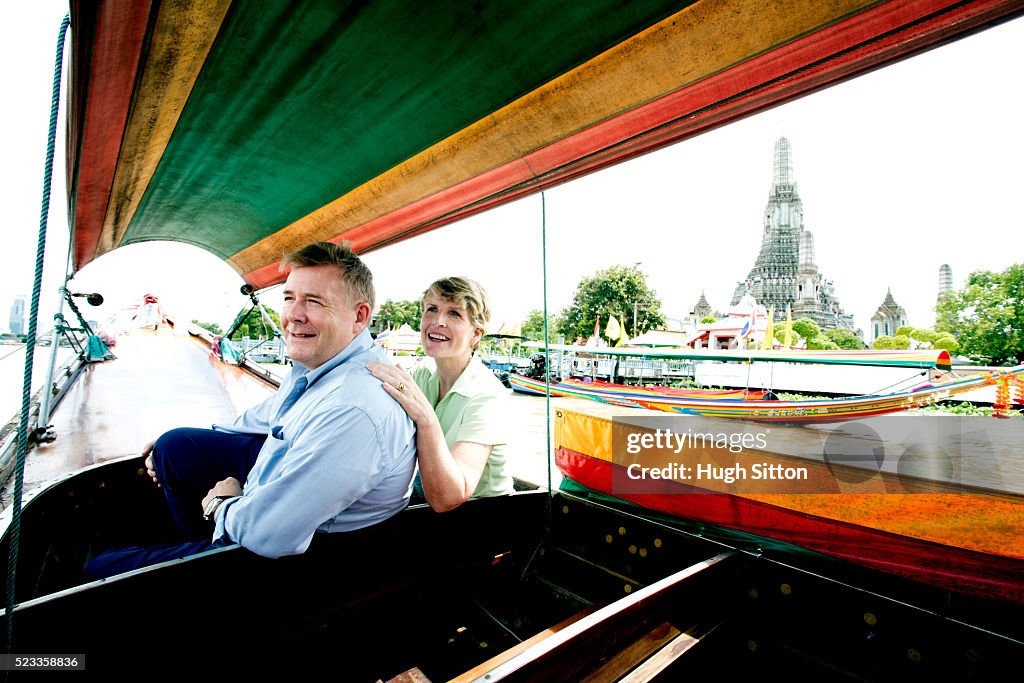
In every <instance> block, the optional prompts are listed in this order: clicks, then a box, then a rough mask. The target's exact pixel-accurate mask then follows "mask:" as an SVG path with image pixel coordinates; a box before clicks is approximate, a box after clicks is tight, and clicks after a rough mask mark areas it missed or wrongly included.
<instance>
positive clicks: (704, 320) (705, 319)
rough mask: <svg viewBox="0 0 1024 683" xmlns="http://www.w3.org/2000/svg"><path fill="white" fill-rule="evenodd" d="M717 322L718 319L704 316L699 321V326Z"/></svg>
mask: <svg viewBox="0 0 1024 683" xmlns="http://www.w3.org/2000/svg"><path fill="white" fill-rule="evenodd" d="M714 322H718V319H717V318H715V316H713V315H706V316H704V317H703V318H701V319H700V324H701V325H710V324H711V323H714Z"/></svg>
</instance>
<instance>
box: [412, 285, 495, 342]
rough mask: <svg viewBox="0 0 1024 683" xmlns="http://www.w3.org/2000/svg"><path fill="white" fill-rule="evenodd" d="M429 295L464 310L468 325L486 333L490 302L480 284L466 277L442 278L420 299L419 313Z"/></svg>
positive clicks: (489, 316) (489, 315)
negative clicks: (467, 317) (467, 316)
mask: <svg viewBox="0 0 1024 683" xmlns="http://www.w3.org/2000/svg"><path fill="white" fill-rule="evenodd" d="M431 295H433V296H436V297H440V298H442V299H444V300H445V301H450V302H452V303H453V304H455V305H456V306H458V307H459V308H462V309H465V311H466V313H467V314H468V315H469V322H470V324H471V325H473V327H475V328H477V329H479V330H483V331H484V332H486V331H487V323H488V322H490V320H491V300H490V297H488V296H487V292H486V291H485V290H484V288H483V287H481V286H480V283H478V282H476V281H475V280H470V279H469V278H468V277H443V278H441V279H440V280H436V281H435V282H433V283H432V284H431V285H430V286H429V287H427V289H426V291H425V292H423V296H421V297H420V311H421V312H422V311H423V301H424V299H426V298H427V297H428V296H431Z"/></svg>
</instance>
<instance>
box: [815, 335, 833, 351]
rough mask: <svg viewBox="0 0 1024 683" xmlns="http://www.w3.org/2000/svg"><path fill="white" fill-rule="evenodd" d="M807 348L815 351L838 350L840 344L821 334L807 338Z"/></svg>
mask: <svg viewBox="0 0 1024 683" xmlns="http://www.w3.org/2000/svg"><path fill="white" fill-rule="evenodd" d="M807 348H808V349H813V350H815V351H837V350H838V349H839V345H838V344H836V343H835V342H834V341H832V340H831V339H829V338H828V337H827V336H825V335H824V334H819V335H818V336H817V337H814V338H812V339H808V340H807Z"/></svg>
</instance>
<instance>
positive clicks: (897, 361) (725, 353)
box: [523, 341, 952, 370]
mask: <svg viewBox="0 0 1024 683" xmlns="http://www.w3.org/2000/svg"><path fill="white" fill-rule="evenodd" d="M523 346H525V347H528V348H534V349H544V348H547V349H549V350H551V351H562V352H565V353H586V354H592V355H603V356H619V357H624V356H635V357H642V358H661V359H663V360H673V359H674V360H710V361H741V362H744V363H757V362H771V363H815V364H824V365H876V366H884V367H898V368H938V369H940V370H949V369H950V368H951V367H952V363H951V360H950V357H949V351H946V350H944V349H920V350H913V351H910V350H906V351H900V350H895V351H887V350H880V349H865V350H862V351H819V350H806V349H790V350H779V351H774V350H773V351H767V350H765V351H758V350H755V349H733V350H720V349H678V348H673V349H667V348H666V349H648V348H630V347H611V346H574V345H572V344H548V345H546V346H545V344H544V342H538V341H532V342H526V343H525V344H523Z"/></svg>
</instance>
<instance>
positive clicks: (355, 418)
mask: <svg viewBox="0 0 1024 683" xmlns="http://www.w3.org/2000/svg"><path fill="white" fill-rule="evenodd" d="M374 360H379V361H385V362H386V360H387V359H386V357H385V355H384V353H383V352H382V351H381V350H380V349H379V348H377V346H376V344H374V343H373V339H371V337H370V333H369V332H368V331H367V330H363V332H362V333H360V334H359V335H358V336H357V337H356V338H355V339H353V340H352V341H351V342H350V343H349V345H348V346H346V347H345V348H344V349H343V350H342V351H341V353H339V354H338V355H337V356H335V357H334V358H332V359H331V360H329V361H327V362H326V363H324V364H323V365H321V366H320V367H319V368H316V369H315V370H312V371H311V370H307V369H306V368H305V367H303V366H302V365H300V364H298V363H295V365H294V366H293V368H292V372H291V375H290V376H289V378H288V380H287V381H286V382H285V383H284V384H283V385H282V386H281V388H280V389H279V390H278V391H277V392H276V393H275V394H274V395H273V396H272V397H270V398H268V399H267V400H266V401H264V402H262V403H260V404H259V405H257V406H255V407H253V408H250V409H249V410H247V411H245V412H244V413H242V415H240V416H239V417H238V418H237V419H236V420H235V422H234V423H233V424H231V425H229V426H224V425H214V428H215V429H220V430H224V431H231V432H238V433H246V434H266V435H267V440H266V442H265V443H264V445H263V448H262V450H261V451H260V454H259V457H258V458H257V460H256V464H255V465H254V466H253V468H252V471H250V472H249V476H248V478H247V479H246V481H245V487H244V489H243V493H242V495H241V496H238V497H237V498H232V499H230V500H227V501H225V502H224V504H222V505H221V506H220V507H219V508H218V509H217V512H216V515H215V519H216V522H217V527H216V530H215V531H214V535H213V541H214V543H218V544H220V543H229V542H232V541H234V542H236V543H239V544H240V545H242V546H243V547H244V548H247V549H248V550H251V551H252V552H254V553H256V554H258V555H263V556H265V557H280V556H282V555H295V554H298V553H302V552H305V550H306V548H308V547H309V544H310V541H312V539H313V533H314V532H316V531H323V532H332V531H351V530H353V529H360V528H362V527H366V526H370V525H372V524H376V523H378V522H382V521H384V520H385V519H387V518H389V517H391V516H393V515H395V514H397V513H398V512H399V511H401V510H402V509H403V508H404V507H405V506H406V504H407V503H408V501H409V495H410V491H411V483H412V478H413V474H414V473H415V469H416V428H415V426H414V424H413V422H412V420H410V419H409V416H408V415H406V413H405V410H404V409H403V408H402V407H401V406H400V405H399V404H398V403H397V402H396V401H395V400H394V399H393V398H391V397H390V396H389V395H388V394H387V393H386V392H385V391H384V390H383V389H382V388H381V381H380V380H378V379H377V378H375V377H374V376H373V375H371V374H370V371H369V370H367V369H366V364H367V363H369V362H370V361H374ZM301 377H305V378H306V380H307V382H308V386H307V388H306V389H305V391H304V392H303V393H302V394H301V395H300V396H299V397H298V400H296V401H295V402H294V404H293V405H292V406H291V407H289V408H287V409H286V410H285V411H284V412H283V414H282V415H278V414H279V413H280V412H281V408H282V405H283V404H284V403H285V401H286V399H287V397H288V395H289V394H290V393H291V390H292V388H293V387H294V386H295V383H296V382H297V381H298V380H299V378H301Z"/></svg>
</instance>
